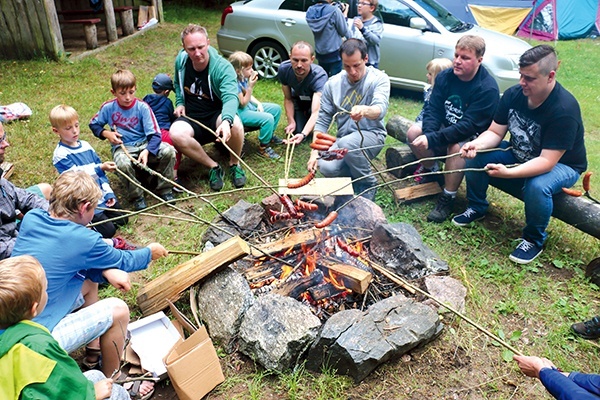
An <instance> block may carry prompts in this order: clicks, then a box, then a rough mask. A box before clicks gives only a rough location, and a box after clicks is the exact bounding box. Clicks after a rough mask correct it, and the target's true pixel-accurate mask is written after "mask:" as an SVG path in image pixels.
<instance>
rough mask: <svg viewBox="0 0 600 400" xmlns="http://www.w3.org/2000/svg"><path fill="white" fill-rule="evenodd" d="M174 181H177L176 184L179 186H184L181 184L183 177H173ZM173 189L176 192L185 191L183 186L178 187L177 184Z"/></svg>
mask: <svg viewBox="0 0 600 400" xmlns="http://www.w3.org/2000/svg"><path fill="white" fill-rule="evenodd" d="M173 182H175V183H176V184H178V185H179V186H183V185H182V184H181V179H179V177H177V178H175V179H173ZM173 191H174V192H175V193H183V192H184V190H183V189H182V188H179V187H177V186H173Z"/></svg>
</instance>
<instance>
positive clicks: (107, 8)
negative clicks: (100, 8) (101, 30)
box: [104, 0, 118, 42]
mask: <svg viewBox="0 0 600 400" xmlns="http://www.w3.org/2000/svg"><path fill="white" fill-rule="evenodd" d="M104 15H105V16H106V36H107V37H108V41H109V42H116V41H117V39H118V36H117V20H116V18H115V8H114V6H113V2H112V0H104Z"/></svg>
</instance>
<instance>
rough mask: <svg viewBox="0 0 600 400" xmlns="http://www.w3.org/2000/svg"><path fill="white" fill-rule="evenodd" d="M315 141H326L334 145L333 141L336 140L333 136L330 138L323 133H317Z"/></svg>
mask: <svg viewBox="0 0 600 400" xmlns="http://www.w3.org/2000/svg"><path fill="white" fill-rule="evenodd" d="M317 139H322V140H326V141H328V142H331V143H335V141H336V140H337V138H336V137H335V136H331V135H328V134H326V133H323V132H317Z"/></svg>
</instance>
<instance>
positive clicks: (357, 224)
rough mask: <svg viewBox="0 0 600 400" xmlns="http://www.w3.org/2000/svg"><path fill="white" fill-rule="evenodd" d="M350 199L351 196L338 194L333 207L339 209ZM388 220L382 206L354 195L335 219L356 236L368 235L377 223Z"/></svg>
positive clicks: (345, 229) (346, 230) (383, 222)
mask: <svg viewBox="0 0 600 400" xmlns="http://www.w3.org/2000/svg"><path fill="white" fill-rule="evenodd" d="M350 199H351V197H350V196H337V197H336V198H335V203H334V206H333V209H334V210H338V209H339V208H340V206H342V205H343V204H346V202H347V201H348V200H350ZM386 222H387V218H386V217H385V214H384V213H383V210H382V209H381V207H379V206H378V205H377V204H375V203H374V202H372V201H371V200H368V199H365V198H364V197H362V196H359V197H354V198H353V199H352V201H351V202H349V203H348V204H347V205H345V206H344V208H342V209H341V210H339V214H338V217H337V218H336V220H335V223H336V224H338V225H340V226H343V228H344V232H345V233H346V234H348V235H354V236H356V237H364V236H368V233H367V232H371V231H372V230H373V229H375V227H376V226H377V225H381V224H385V223H386Z"/></svg>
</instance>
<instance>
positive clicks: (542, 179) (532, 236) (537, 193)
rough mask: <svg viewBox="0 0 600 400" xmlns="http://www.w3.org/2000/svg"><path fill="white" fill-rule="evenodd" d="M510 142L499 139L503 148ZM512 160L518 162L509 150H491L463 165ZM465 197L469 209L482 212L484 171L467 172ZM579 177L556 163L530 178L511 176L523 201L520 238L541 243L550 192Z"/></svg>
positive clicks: (547, 219)
mask: <svg viewBox="0 0 600 400" xmlns="http://www.w3.org/2000/svg"><path fill="white" fill-rule="evenodd" d="M509 145H510V144H509V143H508V142H506V141H503V142H502V143H500V146H499V147H501V148H503V149H505V148H507V147H508V146H509ZM490 163H498V164H506V165H508V164H515V163H518V161H517V160H516V158H515V157H514V155H513V153H512V151H493V152H491V153H480V154H478V155H477V156H476V157H475V158H473V159H470V160H467V166H466V167H467V168H484V167H485V166H486V165H487V164H490ZM465 176H466V180H467V200H468V201H469V207H470V208H472V209H473V210H475V211H477V212H480V213H485V212H487V209H488V206H489V203H488V201H487V199H486V192H487V188H488V186H489V184H490V180H491V179H498V178H490V176H489V175H488V174H487V173H485V172H467V173H466V174H465ZM577 179H579V173H578V172H577V171H575V170H574V169H573V168H571V167H569V166H567V165H565V164H561V163H558V164H556V165H555V166H554V168H552V170H551V171H550V172H546V173H545V174H542V175H538V176H533V177H530V178H517V179H511V181H513V184H514V185H518V186H519V187H521V191H522V193H523V203H525V228H523V238H524V239H526V240H527V241H529V242H531V243H534V244H535V245H536V246H538V247H542V245H543V244H544V241H545V240H546V237H547V236H548V234H547V233H546V227H547V226H548V223H549V222H550V216H551V215H552V209H553V206H554V203H553V201H552V196H553V195H555V194H557V193H560V191H561V190H562V188H563V187H571V186H573V185H574V184H575V182H577Z"/></svg>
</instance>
